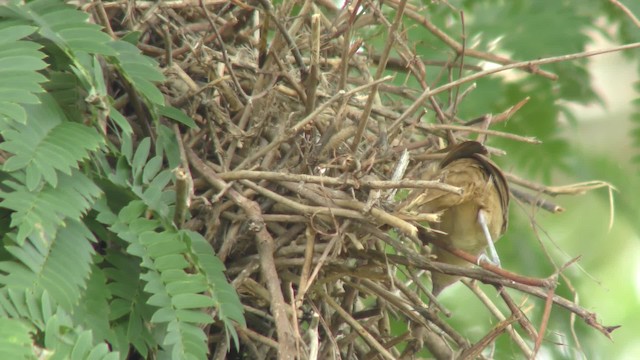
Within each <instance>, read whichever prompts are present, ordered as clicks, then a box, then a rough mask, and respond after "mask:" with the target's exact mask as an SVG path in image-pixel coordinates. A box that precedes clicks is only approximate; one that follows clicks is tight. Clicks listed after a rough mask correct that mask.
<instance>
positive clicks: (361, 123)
mask: <svg viewBox="0 0 640 360" xmlns="http://www.w3.org/2000/svg"><path fill="white" fill-rule="evenodd" d="M405 5H407V0H400V4H399V5H398V8H397V9H396V17H395V19H394V20H393V23H392V24H391V27H390V28H389V35H388V36H387V40H386V41H385V44H384V48H383V50H382V55H381V56H380V61H379V64H378V67H377V69H376V74H375V76H374V79H375V80H378V79H380V77H381V76H382V74H383V72H384V71H385V70H386V67H387V60H388V59H389V54H390V53H391V47H392V46H393V43H394V42H395V40H396V37H397V31H398V27H399V26H400V24H401V23H402V15H403V14H404V8H405ZM377 96H378V85H374V86H372V87H371V91H370V92H369V97H367V104H366V105H365V107H364V111H363V112H362V115H361V116H360V119H359V120H358V128H357V129H356V134H355V136H354V137H353V141H352V142H351V152H352V153H355V152H356V150H357V149H358V145H360V139H361V138H362V133H363V132H364V129H365V128H366V127H367V122H368V121H369V117H370V115H371V107H372V106H373V101H374V100H375V99H376V97H377Z"/></svg>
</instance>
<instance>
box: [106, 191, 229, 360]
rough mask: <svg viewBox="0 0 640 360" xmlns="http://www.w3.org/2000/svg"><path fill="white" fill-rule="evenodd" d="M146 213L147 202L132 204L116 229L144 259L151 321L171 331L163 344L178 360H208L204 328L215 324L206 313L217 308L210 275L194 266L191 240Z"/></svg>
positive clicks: (143, 265) (134, 252) (134, 253)
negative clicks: (190, 359) (190, 247)
mask: <svg viewBox="0 0 640 360" xmlns="http://www.w3.org/2000/svg"><path fill="white" fill-rule="evenodd" d="M146 209H147V206H146V205H145V204H144V203H143V202H142V201H140V200H136V201H132V202H131V203H130V204H129V205H127V206H126V207H124V208H123V209H122V210H121V211H120V213H119V214H118V218H117V221H116V222H115V223H114V224H113V225H112V226H111V229H112V230H113V231H115V232H117V233H118V235H119V237H120V238H122V239H124V240H126V241H127V242H129V246H128V247H127V252H128V253H130V254H132V255H134V256H137V257H139V258H140V259H141V266H142V268H144V271H143V272H142V273H141V276H140V278H141V279H143V280H144V281H145V282H146V286H145V287H144V290H145V291H146V292H148V293H150V294H152V296H151V297H150V298H149V300H148V302H147V303H148V304H149V305H152V306H154V307H155V308H156V310H155V312H154V314H153V317H152V318H151V322H152V323H156V324H158V325H164V326H166V327H167V333H166V336H165V338H164V340H163V342H162V345H163V346H164V347H165V349H167V350H168V351H169V352H170V353H171V357H172V358H175V359H187V358H194V359H202V358H205V357H206V354H207V351H208V347H207V343H206V336H205V334H204V332H203V331H202V329H201V328H200V327H199V325H202V324H208V323H211V322H212V321H213V318H212V317H211V315H210V314H208V313H207V312H205V311H203V310H205V309H208V308H211V307H214V306H216V305H217V304H216V299H214V298H213V297H212V296H210V295H209V294H207V290H208V288H209V284H208V283H207V278H206V276H205V274H203V273H201V272H200V271H199V270H200V269H199V268H198V267H195V266H194V264H193V263H192V262H190V261H189V259H191V258H193V257H194V254H192V253H190V251H189V246H187V242H186V241H185V239H184V238H183V237H182V236H181V234H180V233H179V232H176V231H175V230H166V231H160V230H158V229H161V228H162V226H161V223H160V222H159V221H158V220H153V219H146V218H144V216H143V215H144V213H145V211H146ZM187 285H188V286H187ZM169 349H170V350H169Z"/></svg>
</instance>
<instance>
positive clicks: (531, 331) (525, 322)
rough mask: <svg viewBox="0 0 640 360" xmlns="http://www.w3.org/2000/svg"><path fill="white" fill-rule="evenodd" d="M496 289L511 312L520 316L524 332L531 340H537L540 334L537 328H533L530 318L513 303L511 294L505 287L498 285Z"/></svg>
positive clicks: (519, 319)
mask: <svg viewBox="0 0 640 360" xmlns="http://www.w3.org/2000/svg"><path fill="white" fill-rule="evenodd" d="M495 288H496V290H498V294H499V295H500V297H501V298H502V301H504V303H505V304H506V305H507V307H508V308H509V311H511V313H512V314H519V315H518V316H517V319H518V322H519V323H520V326H521V327H522V328H523V329H524V331H526V332H527V335H529V338H531V339H532V340H535V339H537V338H538V332H537V331H536V328H535V327H534V326H533V324H532V323H531V321H529V318H528V317H527V315H526V314H525V313H524V311H522V309H520V306H518V305H516V302H515V301H513V298H511V295H509V293H508V292H507V291H506V290H505V288H504V286H502V285H497V286H495Z"/></svg>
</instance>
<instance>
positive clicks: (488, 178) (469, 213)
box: [408, 141, 509, 295]
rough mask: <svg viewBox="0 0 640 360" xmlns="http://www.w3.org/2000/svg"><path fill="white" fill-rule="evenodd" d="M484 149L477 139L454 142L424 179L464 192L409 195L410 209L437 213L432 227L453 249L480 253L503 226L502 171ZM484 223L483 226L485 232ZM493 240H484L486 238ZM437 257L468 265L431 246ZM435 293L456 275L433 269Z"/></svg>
mask: <svg viewBox="0 0 640 360" xmlns="http://www.w3.org/2000/svg"><path fill="white" fill-rule="evenodd" d="M486 154H487V150H486V148H485V147H484V146H482V144H480V143H478V142H475V141H466V142H463V143H461V144H458V145H455V146H454V147H452V149H451V150H450V151H449V153H448V154H447V156H446V157H445V158H444V159H443V160H442V162H441V163H440V166H439V168H438V170H437V171H435V172H433V171H431V172H427V173H426V174H425V175H424V177H425V178H426V179H429V180H440V181H442V182H444V183H446V184H449V185H453V186H457V187H460V188H462V189H463V194H462V195H457V194H453V193H450V192H446V191H442V190H431V189H430V190H428V191H426V192H422V193H420V194H417V195H416V196H413V198H412V199H411V197H410V201H409V204H408V205H409V206H408V207H409V208H412V209H415V210H418V211H421V212H427V213H436V212H441V213H442V215H441V220H440V222H438V223H435V224H433V225H432V228H433V229H434V230H438V233H439V235H438V236H439V237H440V239H441V240H443V241H446V242H448V243H449V244H450V245H451V246H452V247H453V248H456V249H460V250H462V251H464V252H467V253H469V254H472V255H476V256H477V255H480V254H482V253H483V252H484V251H485V249H486V248H487V246H488V244H489V241H492V242H495V241H497V240H498V238H499V237H500V236H501V235H502V234H503V233H504V231H505V230H506V228H507V216H508V206H509V190H508V187H507V182H506V180H505V178H504V176H503V175H502V172H501V171H500V169H499V168H498V167H497V165H495V164H494V163H493V162H492V161H491V160H489V159H488V158H487V157H486ZM482 222H484V223H485V224H486V227H487V230H488V235H489V236H487V235H486V234H485V231H484V229H483V227H482V226H483V225H482ZM489 238H490V239H491V240H488V239H489ZM433 254H434V255H436V257H437V258H436V260H437V261H439V262H444V263H447V264H452V265H459V266H470V264H469V263H468V262H466V261H465V260H463V259H461V258H459V257H457V256H455V255H453V254H451V253H449V252H448V251H446V250H444V249H441V248H440V247H438V246H434V248H433ZM431 276H432V281H433V293H434V295H437V294H439V293H440V292H441V291H442V290H443V289H444V288H445V287H447V286H449V285H451V284H453V283H454V282H456V281H457V280H458V279H459V277H458V276H452V275H446V274H442V273H438V272H432V275H431Z"/></svg>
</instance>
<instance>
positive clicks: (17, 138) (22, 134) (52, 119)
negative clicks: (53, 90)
mask: <svg viewBox="0 0 640 360" xmlns="http://www.w3.org/2000/svg"><path fill="white" fill-rule="evenodd" d="M40 98H41V100H42V103H41V104H38V105H29V106H27V107H26V110H27V114H28V117H29V120H28V122H27V123H26V124H19V123H12V124H8V125H9V126H5V127H4V128H1V129H0V133H1V134H2V136H3V137H4V139H5V141H4V142H3V143H0V149H2V150H5V151H7V152H10V153H12V154H14V156H12V157H10V158H9V159H7V161H6V162H5V163H4V166H3V169H4V170H5V171H8V172H13V171H17V170H21V169H25V171H26V173H27V180H28V181H27V187H28V188H29V190H34V189H35V188H36V187H37V186H38V185H39V184H40V182H41V180H42V179H44V180H45V181H46V182H47V183H49V184H50V185H52V186H54V187H55V186H56V185H57V183H58V173H57V172H58V171H60V172H63V173H65V174H68V175H70V174H71V170H72V169H77V168H78V162H79V161H81V160H83V159H86V158H87V157H88V156H89V152H90V151H95V150H97V149H98V148H100V146H101V145H102V144H103V138H102V137H101V136H100V135H99V134H98V133H97V131H96V130H95V129H93V128H90V127H87V126H84V125H82V124H77V123H72V122H69V121H67V120H66V117H65V115H64V113H62V111H61V109H60V108H59V107H58V105H57V104H56V103H55V101H54V100H53V99H52V98H51V96H47V95H42V96H40Z"/></svg>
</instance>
